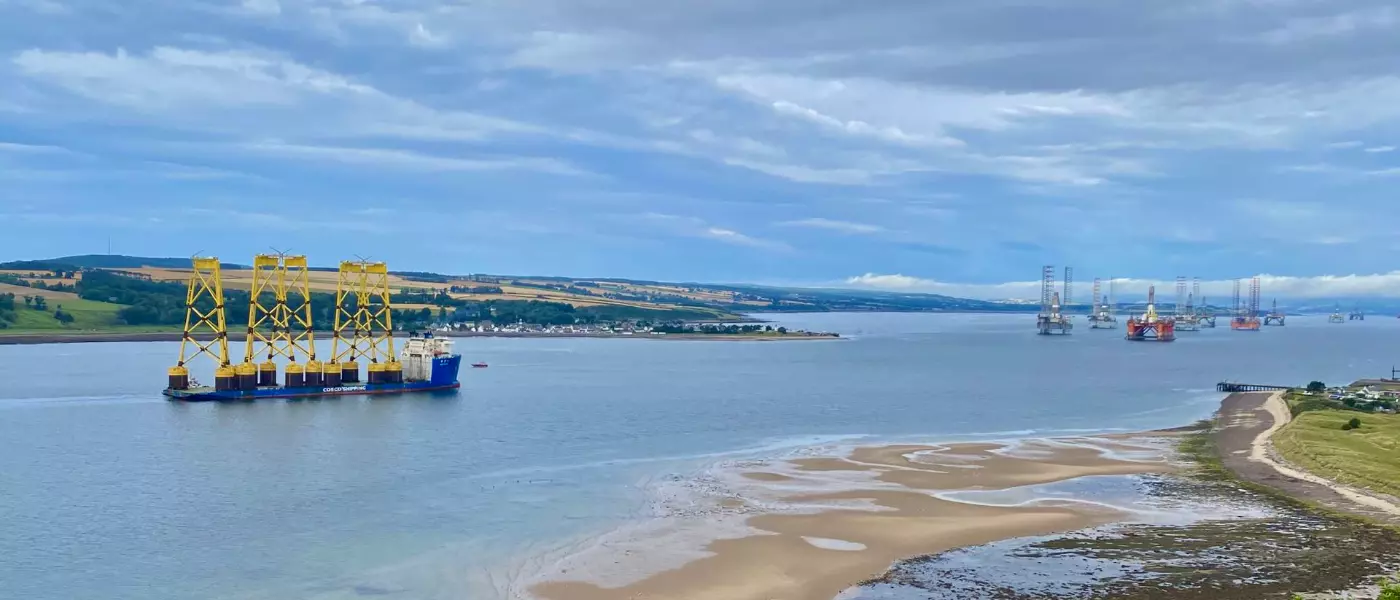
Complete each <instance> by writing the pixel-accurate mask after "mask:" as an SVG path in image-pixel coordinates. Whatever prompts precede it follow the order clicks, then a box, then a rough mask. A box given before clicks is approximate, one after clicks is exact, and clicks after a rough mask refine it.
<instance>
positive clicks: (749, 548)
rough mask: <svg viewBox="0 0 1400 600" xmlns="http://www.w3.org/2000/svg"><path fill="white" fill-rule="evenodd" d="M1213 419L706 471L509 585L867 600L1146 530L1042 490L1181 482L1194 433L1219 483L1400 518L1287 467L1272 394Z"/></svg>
mask: <svg viewBox="0 0 1400 600" xmlns="http://www.w3.org/2000/svg"><path fill="white" fill-rule="evenodd" d="M1280 410H1281V411H1282V412H1280ZM1214 414H1215V420H1214V422H1215V426H1214V427H1210V428H1203V427H1202V426H1201V425H1199V424H1197V425H1187V426H1180V427H1173V428H1166V429H1161V430H1153V431H1145V432H1139V433H1115V434H1105V435H1097V436H1082V437H1076V436H1068V437H1054V438H1031V439H1021V440H1015V441H1011V442H966V443H955V444H929V445H892V446H853V447H846V448H845V449H844V450H845V451H846V454H844V455H842V454H835V453H827V454H821V455H818V456H805V457H800V458H791V457H790V458H785V459H770V460H757V461H747V462H743V463H740V464H737V465H728V466H717V467H715V468H717V469H718V470H719V474H718V475H717V476H716V475H714V474H713V473H711V475H710V476H711V477H717V479H712V480H710V481H709V482H707V483H706V484H705V485H704V487H706V488H707V489H706V494H708V496H709V497H708V502H709V503H710V505H711V506H710V507H709V508H703V506H704V502H702V501H697V500H696V499H695V498H691V499H689V500H688V501H687V502H685V503H683V504H684V505H685V510H684V511H683V514H682V515H681V516H679V517H678V516H676V515H670V514H666V513H664V512H663V514H662V515H661V516H659V517H658V516H653V517H652V518H650V519H646V521H650V523H639V524H635V526H636V529H635V531H634V532H633V533H631V534H630V535H624V534H622V533H620V532H613V533H612V535H613V536H620V537H621V539H617V538H615V537H611V536H602V537H599V538H598V539H597V540H595V543H594V544H593V545H591V546H589V547H588V549H587V550H585V551H579V552H576V553H575V554H574V555H571V556H565V557H563V558H559V557H558V556H556V560H555V561H554V564H553V565H552V567H551V568H549V569H546V570H542V571H541V572H539V573H538V574H536V575H535V576H534V577H532V578H530V579H529V580H526V581H522V582H518V583H519V585H518V587H517V586H513V587H516V589H517V591H518V592H519V594H520V597H529V598H538V599H540V600H624V599H630V598H639V597H645V598H667V599H675V600H692V599H693V600H702V599H706V598H717V597H724V598H726V599H732V600H768V599H770V598H783V599H784V600H832V599H839V598H847V597H848V596H849V597H851V598H855V597H864V596H860V594H859V593H858V592H856V590H858V589H863V586H865V585H867V584H870V583H872V582H880V581H883V580H887V579H888V578H889V577H890V576H891V574H892V573H894V572H895V571H896V570H897V569H900V568H902V567H903V566H905V565H908V564H911V563H914V562H918V561H920V560H927V557H933V556H941V555H943V554H944V553H947V552H951V551H962V550H966V549H969V548H981V547H984V546H987V545H989V544H992V545H995V544H999V543H1016V542H1017V541H1018V540H1027V539H1032V538H1037V537H1045V536H1061V535H1064V536H1071V537H1072V536H1074V535H1076V534H1078V533H1081V532H1086V531H1099V530H1101V528H1103V527H1113V526H1117V525H1123V526H1128V525H1129V524H1132V523H1142V522H1144V521H1141V520H1133V519H1132V518H1131V515H1132V514H1138V515H1139V516H1140V515H1141V514H1144V512H1143V511H1145V512H1146V513H1151V511H1152V510H1153V509H1152V508H1151V507H1150V506H1149V507H1144V506H1138V505H1135V504H1125V505H1119V506H1114V505H1113V503H1112V500H1103V501H1099V500H1096V499H1095V498H1096V496H1094V495H1093V494H1084V493H1083V492H1079V493H1077V494H1075V493H1071V494H1070V495H1069V496H1057V495H1055V494H1054V493H1048V494H1047V493H1045V492H1043V491H1042V490H1043V489H1045V487H1046V486H1047V485H1049V486H1051V487H1053V486H1054V484H1077V483H1078V482H1087V481H1089V480H1090V479H1094V478H1096V477H1098V476H1110V477H1111V476H1127V477H1135V478H1136V477H1152V476H1165V477H1168V478H1172V479H1181V480H1184V479H1189V476H1187V475H1184V474H1182V473H1181V471H1182V467H1183V466H1184V465H1190V464H1203V463H1201V462H1199V461H1200V460H1201V459H1200V458H1199V457H1198V458H1192V457H1191V456H1189V455H1188V454H1185V453H1184V450H1183V449H1178V448H1177V445H1178V441H1179V440H1185V439H1188V438H1186V437H1183V436H1189V435H1199V436H1201V438H1199V439H1205V440H1207V441H1208V447H1209V448H1211V450H1212V451H1213V452H1214V453H1215V454H1217V455H1218V456H1219V457H1220V465H1221V467H1222V468H1223V469H1224V472H1225V473H1226V474H1227V475H1226V477H1227V478H1229V479H1234V480H1237V481H1240V482H1244V483H1245V485H1246V486H1248V485H1251V484H1253V485H1260V486H1265V487H1267V488H1269V490H1270V491H1271V492H1272V494H1273V497H1276V498H1286V499H1288V500H1287V501H1288V502H1292V503H1294V504H1295V505H1296V506H1298V507H1300V508H1299V510H1301V511H1303V512H1309V511H1314V510H1316V509H1317V507H1318V505H1321V507H1322V508H1323V509H1324V511H1336V512H1341V513H1346V514H1351V515H1356V516H1360V517H1363V518H1365V519H1366V522H1381V523H1390V524H1400V507H1395V506H1393V505H1389V509H1394V510H1395V512H1391V511H1390V510H1388V509H1386V507H1380V506H1375V505H1373V504H1371V505H1368V504H1369V502H1368V501H1367V500H1361V499H1358V498H1355V497H1353V494H1357V492H1354V491H1353V490H1348V489H1345V488H1344V486H1340V485H1339V484H1336V483H1335V482H1330V481H1329V480H1326V479H1324V478H1321V477H1318V476H1316V475H1312V474H1310V473H1306V472H1303V471H1301V470H1297V471H1290V470H1289V469H1290V467H1289V466H1288V465H1286V464H1283V463H1282V462H1281V460H1280V459H1279V458H1278V457H1277V453H1276V452H1274V451H1273V450H1272V446H1271V443H1270V439H1271V436H1272V435H1273V434H1274V433H1275V432H1277V431H1278V430H1279V429H1281V428H1282V427H1283V426H1284V425H1286V424H1287V417H1288V410H1287V407H1286V406H1285V405H1284V404H1283V403H1282V400H1281V396H1280V395H1279V394H1276V393H1258V392H1253V393H1249V392H1247V393H1232V394H1228V395H1225V397H1224V398H1222V400H1221V402H1220V406H1219V408H1218V409H1217V411H1216V412H1215V413H1214ZM1246 465H1248V467H1247V466H1246ZM1300 476H1301V477H1300ZM1299 477H1300V478H1299ZM1085 478H1090V479H1085ZM1295 478H1296V479H1295ZM1299 486H1311V487H1310V488H1309V487H1299ZM1326 494H1330V495H1331V496H1330V497H1328V496H1326ZM1266 495H1267V493H1266ZM981 498H989V500H979V499H981ZM1005 498H1012V500H1005ZM1372 500H1376V499H1372ZM1197 502H1204V503H1206V504H1209V500H1208V499H1205V498H1201V499H1198V500H1197ZM1207 520H1209V519H1207ZM1217 522H1221V523H1228V522H1229V521H1228V518H1227V519H1226V520H1224V521H1217ZM580 573H586V574H588V575H586V576H582V577H580V576H579V575H578V574H580ZM851 594H855V595H851ZM881 597H883V596H881ZM1037 597H1038V596H1037Z"/></svg>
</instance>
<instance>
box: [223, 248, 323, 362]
mask: <svg viewBox="0 0 1400 600" xmlns="http://www.w3.org/2000/svg"><path fill="white" fill-rule="evenodd" d="M259 352H262V353H264V354H266V360H265V361H264V362H263V363H262V364H260V365H258V367H257V372H258V385H262V386H271V385H276V384H277V363H275V362H274V361H273V359H274V358H276V357H277V356H282V357H284V358H286V359H287V360H288V363H289V364H288V365H287V373H288V374H289V375H295V377H293V378H289V382H291V381H302V380H303V378H302V377H301V374H302V373H304V372H305V370H306V368H309V367H311V366H315V367H316V368H317V369H319V368H320V365H319V364H317V363H316V340H315V337H314V335H313V334H312V331H311V284H310V280H309V277H308V273H307V263H306V257H305V256H284V255H271V254H260V255H258V256H256V257H254V258H253V286H252V294H251V297H250V298H249V302H248V347H247V350H246V353H245V355H244V365H249V366H251V365H252V364H253V360H254V355H255V354H257V353H259ZM301 357H305V358H306V359H307V367H302V366H301V365H299V364H297V360H298V358H301ZM242 368H243V369H244V370H245V371H247V370H248V369H249V367H248V366H244V367H242ZM318 372H319V371H318Z"/></svg>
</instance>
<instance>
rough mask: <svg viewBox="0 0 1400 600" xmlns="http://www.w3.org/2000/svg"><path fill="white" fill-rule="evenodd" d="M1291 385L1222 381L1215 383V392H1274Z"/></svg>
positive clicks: (1289, 387) (1286, 388)
mask: <svg viewBox="0 0 1400 600" xmlns="http://www.w3.org/2000/svg"><path fill="white" fill-rule="evenodd" d="M1291 389H1293V386H1288V385H1260V384H1257V383H1231V382H1228V381H1222V382H1220V383H1217V384H1215V391H1217V392H1232V393H1233V392H1275V391H1279V390H1291Z"/></svg>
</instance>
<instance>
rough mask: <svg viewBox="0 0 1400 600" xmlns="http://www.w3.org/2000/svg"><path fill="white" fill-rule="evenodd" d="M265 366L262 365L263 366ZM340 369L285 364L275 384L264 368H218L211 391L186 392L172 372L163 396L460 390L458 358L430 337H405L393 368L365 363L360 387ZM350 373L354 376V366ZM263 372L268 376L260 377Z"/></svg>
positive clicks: (244, 397)
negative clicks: (279, 381)
mask: <svg viewBox="0 0 1400 600" xmlns="http://www.w3.org/2000/svg"><path fill="white" fill-rule="evenodd" d="M266 366H267V363H264V364H263V367H266ZM346 366H347V365H342V364H336V363H326V364H325V365H321V367H322V369H321V370H320V373H317V374H316V375H315V376H313V375H312V373H311V371H309V370H307V369H306V368H305V367H300V368H298V367H297V366H296V365H295V364H294V363H293V364H292V365H288V368H287V372H286V380H285V383H284V384H283V385H277V384H276V381H277V378H276V371H275V370H271V369H266V368H260V369H259V370H258V371H257V373H256V374H254V375H251V376H250V375H248V374H241V373H239V372H238V371H239V369H236V368H230V369H220V370H218V371H215V375H214V385H213V386H212V387H209V386H201V387H191V386H190V382H189V380H188V379H183V378H182V377H187V375H185V374H183V373H172V374H171V376H170V378H171V382H170V387H168V388H166V390H165V395H166V396H167V397H169V398H170V399H172V400H184V401H188V402H201V401H208V400H262V399H272V398H309V397H316V396H347V395H357V396H358V395H376V394H402V393H405V392H431V391H440V390H455V389H457V388H460V387H461V382H459V381H458V380H457V371H458V369H460V368H461V366H462V355H461V354H457V353H454V352H453V351H452V342H451V341H449V340H445V339H442V338H437V337H433V334H431V333H426V334H423V335H422V336H413V337H410V338H409V339H408V344H407V345H406V346H405V347H404V349H403V354H402V355H401V360H400V361H398V362H397V363H393V362H391V363H385V364H379V363H371V364H370V367H369V380H368V381H366V382H363V383H361V382H359V381H358V379H359V377H358V373H357V374H356V375H354V376H352V375H350V374H349V373H347V372H346V370H345V367H346ZM376 367H383V368H382V369H380V368H376ZM395 367H397V368H395ZM355 369H356V370H357V371H358V367H355ZM220 371H222V372H220ZM269 373H270V376H267V375H264V374H269ZM347 379H348V381H347Z"/></svg>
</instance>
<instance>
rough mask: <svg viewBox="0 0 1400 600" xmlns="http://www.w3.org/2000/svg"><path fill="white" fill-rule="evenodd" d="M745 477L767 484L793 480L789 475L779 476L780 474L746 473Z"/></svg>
mask: <svg viewBox="0 0 1400 600" xmlns="http://www.w3.org/2000/svg"><path fill="white" fill-rule="evenodd" d="M743 476H744V477H747V478H749V479H752V480H754V481H767V482H774V481H792V478H791V477H788V476H787V475H782V474H779V473H760V472H749V473H744V474H743Z"/></svg>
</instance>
